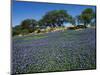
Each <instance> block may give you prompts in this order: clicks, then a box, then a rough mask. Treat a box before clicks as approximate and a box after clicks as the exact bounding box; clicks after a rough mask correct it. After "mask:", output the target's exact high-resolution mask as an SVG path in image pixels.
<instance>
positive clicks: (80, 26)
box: [76, 25, 87, 28]
mask: <svg viewBox="0 0 100 75" xmlns="http://www.w3.org/2000/svg"><path fill="white" fill-rule="evenodd" d="M76 27H77V28H87V27H86V26H85V25H77V26H76Z"/></svg>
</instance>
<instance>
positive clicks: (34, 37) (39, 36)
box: [23, 35, 47, 40]
mask: <svg viewBox="0 0 100 75" xmlns="http://www.w3.org/2000/svg"><path fill="white" fill-rule="evenodd" d="M46 37H47V36H43V35H37V36H32V37H27V38H24V39H23V40H32V39H42V38H46Z"/></svg>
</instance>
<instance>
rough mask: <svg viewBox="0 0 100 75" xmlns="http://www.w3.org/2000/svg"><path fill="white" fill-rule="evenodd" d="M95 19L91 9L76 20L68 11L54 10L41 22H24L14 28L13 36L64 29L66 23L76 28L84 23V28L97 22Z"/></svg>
mask: <svg viewBox="0 0 100 75" xmlns="http://www.w3.org/2000/svg"><path fill="white" fill-rule="evenodd" d="M95 17H96V15H95V12H94V11H93V9H91V8H87V9H85V10H83V12H82V13H81V14H80V15H78V16H77V17H75V18H74V17H72V16H71V15H70V14H68V13H67V11H66V10H53V11H49V12H47V13H46V14H45V15H44V16H43V17H42V19H40V20H39V21H36V20H35V19H25V20H23V21H22V22H21V24H20V25H18V26H15V27H13V35H19V34H22V35H25V34H28V33H32V32H34V31H36V30H38V32H40V29H42V28H44V29H45V28H46V27H48V26H49V27H51V28H55V27H63V26H64V25H63V24H64V23H71V24H72V25H74V26H76V22H77V23H78V25H80V23H83V24H84V26H87V25H88V24H91V23H92V22H93V21H94V22H95V20H96V18H95Z"/></svg>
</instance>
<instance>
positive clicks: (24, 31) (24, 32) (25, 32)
mask: <svg viewBox="0 0 100 75" xmlns="http://www.w3.org/2000/svg"><path fill="white" fill-rule="evenodd" d="M28 33H29V31H28V30H27V29H23V30H21V34H22V35H26V34H28Z"/></svg>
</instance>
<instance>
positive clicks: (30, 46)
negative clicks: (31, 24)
mask: <svg viewBox="0 0 100 75" xmlns="http://www.w3.org/2000/svg"><path fill="white" fill-rule="evenodd" d="M95 31H96V30H95V28H86V29H83V30H65V31H56V32H49V33H45V34H38V35H29V36H23V37H13V44H12V45H13V50H12V54H13V55H12V66H13V68H12V72H13V74H20V73H36V72H52V71H69V70H85V69H95V68H96V34H95Z"/></svg>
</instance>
